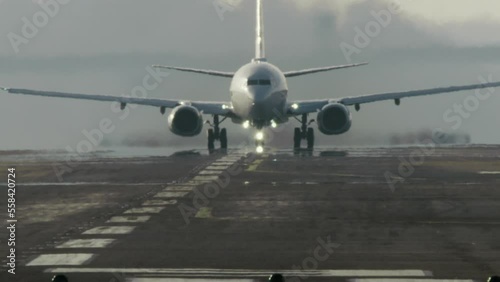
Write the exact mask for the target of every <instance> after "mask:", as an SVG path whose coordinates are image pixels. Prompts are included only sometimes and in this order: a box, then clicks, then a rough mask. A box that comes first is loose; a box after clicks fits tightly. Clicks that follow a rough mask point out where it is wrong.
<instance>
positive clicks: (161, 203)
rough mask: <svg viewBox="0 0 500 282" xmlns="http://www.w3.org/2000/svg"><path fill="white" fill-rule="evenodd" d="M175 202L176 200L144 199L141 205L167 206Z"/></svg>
mask: <svg viewBox="0 0 500 282" xmlns="http://www.w3.org/2000/svg"><path fill="white" fill-rule="evenodd" d="M175 204H177V200H149V201H145V202H144V203H143V204H142V205H143V206H168V205H175Z"/></svg>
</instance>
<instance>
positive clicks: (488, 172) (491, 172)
mask: <svg viewBox="0 0 500 282" xmlns="http://www.w3.org/2000/svg"><path fill="white" fill-rule="evenodd" d="M479 174H500V171H480V172H479Z"/></svg>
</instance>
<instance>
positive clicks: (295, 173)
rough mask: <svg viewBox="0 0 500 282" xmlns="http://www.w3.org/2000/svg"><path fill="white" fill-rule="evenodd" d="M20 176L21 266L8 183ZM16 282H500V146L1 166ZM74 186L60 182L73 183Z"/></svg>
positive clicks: (49, 158) (104, 158) (7, 157)
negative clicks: (493, 281) (65, 281)
mask: <svg viewBox="0 0 500 282" xmlns="http://www.w3.org/2000/svg"><path fill="white" fill-rule="evenodd" d="M9 167H15V168H16V183H17V187H16V195H15V198H16V216H15V220H17V222H15V226H16V230H15V240H16V250H15V251H16V252H15V254H16V262H15V263H16V265H15V272H16V274H15V275H12V274H9V273H8V272H7V270H8V269H9V268H8V267H6V265H7V263H8V262H9V259H7V255H9V247H8V246H7V243H8V241H7V238H9V236H10V235H9V232H8V231H9V230H8V229H7V227H8V226H9V224H11V222H7V220H12V219H9V218H8V217H7V198H8V196H7V188H6V186H7V168H9ZM0 169H1V170H0V171H3V175H1V176H0V177H1V179H2V180H1V181H0V182H1V183H2V186H3V187H5V189H2V191H4V192H3V193H2V195H1V197H0V199H1V200H2V201H1V205H2V208H1V209H0V210H1V211H2V212H1V214H0V216H1V218H2V222H1V224H2V228H1V238H0V250H1V253H2V265H3V268H2V273H1V274H0V281H50V280H51V278H52V277H53V276H54V275H55V274H58V273H64V274H65V275H67V277H68V278H69V281H71V282H73V281H74V282H79V281H81V282H83V281H98V282H99V281H103V282H111V281H114V282H118V281H128V282H155V281H156V282H162V281H175V282H182V281H196V282H200V281H221V280H222V281H226V282H233V281H238V282H246V281H266V279H267V277H268V276H269V275H270V274H272V273H275V272H279V273H283V274H284V275H285V276H286V278H287V281H292V282H298V281H353V282H376V281H486V278H487V277H488V276H490V275H493V274H495V273H497V274H498V273H500V146H467V147H439V148H433V147H432V148H431V147H409V148H408V147H406V148H405V147H395V148H342V149H337V150H329V149H318V150H316V151H315V152H313V153H310V152H299V153H296V154H294V153H293V152H292V151H289V150H282V151H273V152H268V153H265V154H263V155H255V154H251V153H247V152H245V151H243V150H230V151H229V152H227V153H225V154H224V153H216V154H212V155H209V154H207V153H206V152H203V151H200V153H197V152H196V151H193V152H179V153H177V154H174V155H172V156H157V157H145V156H144V157H117V156H113V155H109V154H106V153H103V154H100V153H96V154H93V155H92V156H89V157H86V158H84V159H81V160H79V161H72V158H71V157H69V156H68V155H66V154H64V153H61V152H58V153H55V152H33V151H17V152H14V151H3V152H0ZM58 175H59V177H58Z"/></svg>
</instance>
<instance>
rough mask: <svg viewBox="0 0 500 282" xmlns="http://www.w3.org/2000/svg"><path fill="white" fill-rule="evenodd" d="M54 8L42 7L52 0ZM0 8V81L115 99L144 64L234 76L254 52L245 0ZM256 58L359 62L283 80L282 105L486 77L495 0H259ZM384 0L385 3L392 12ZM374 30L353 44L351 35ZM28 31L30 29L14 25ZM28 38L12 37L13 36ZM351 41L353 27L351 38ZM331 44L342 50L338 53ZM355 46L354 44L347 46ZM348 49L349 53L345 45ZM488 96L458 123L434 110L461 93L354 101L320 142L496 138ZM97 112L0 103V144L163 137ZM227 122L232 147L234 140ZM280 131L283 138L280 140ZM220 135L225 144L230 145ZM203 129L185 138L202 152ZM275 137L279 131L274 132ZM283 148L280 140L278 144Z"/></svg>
mask: <svg viewBox="0 0 500 282" xmlns="http://www.w3.org/2000/svg"><path fill="white" fill-rule="evenodd" d="M53 1H55V0H53ZM60 2H61V3H63V2H64V3H66V4H58V5H57V9H56V10H53V9H52V10H51V11H55V12H54V13H51V15H48V16H47V13H48V12H46V10H44V8H43V7H42V6H41V5H45V6H49V7H50V8H54V5H51V4H50V3H54V2H51V1H48V0H37V1H18V0H3V1H2V0H0V85H2V86H12V87H23V88H36V89H45V90H59V91H70V92H81V93H89V94H90V93H92V94H109V95H121V94H122V93H130V91H131V89H132V88H134V87H135V86H137V85H140V84H141V83H142V79H143V78H144V76H145V75H147V71H146V69H145V68H146V67H147V66H148V65H151V64H156V63H160V64H173V65H180V66H188V67H199V68H211V69H219V70H223V71H235V70H237V69H238V68H239V67H240V66H241V65H243V64H245V63H247V62H249V60H250V59H251V58H252V57H253V54H254V42H253V41H254V26H255V15H254V14H255V11H254V10H255V8H254V5H255V3H254V1H251V0H240V1H238V0H233V1H229V0H220V1H212V0H168V1H165V0H149V1H133V0H108V1H103V0H85V1H82V0H65V1H62V0H60ZM264 2H265V3H264V6H265V17H266V18H265V22H266V44H267V55H268V59H269V61H270V62H271V63H274V64H276V65H277V66H278V67H280V68H281V69H282V70H290V69H300V68H309V67H314V66H322V65H333V64H345V63H348V62H361V61H369V62H370V65H369V66H366V67H360V68H356V69H349V70H339V71H335V72H330V73H325V74H318V75H313V76H305V77H300V78H292V79H290V80H289V87H290V97H291V99H307V98H325V97H342V96H351V95H364V94H369V93H378V92H385V91H400V90H410V89H420V88H432V87H439V86H449V85H461V84H469V83H478V82H479V81H480V80H479V77H480V76H482V77H488V76H491V77H492V79H493V80H494V81H500V35H499V34H498V30H500V13H498V11H500V2H499V1H497V0H474V1H472V0H464V1H454V0H407V1H405V0H401V1H388V0H378V1H375V0H370V1H363V0H356V1H352V0H339V1H334V0H307V1H306V0H295V1H290V0H287V1H285V0H272V1H271V0H268V1H264ZM394 5H396V6H394ZM389 7H398V10H397V13H390V12H387V13H389V14H390V20H389V21H388V22H384V25H385V27H381V28H380V29H379V30H375V31H376V32H374V34H373V36H369V37H368V38H369V40H368V43H367V44H365V45H366V46H359V45H356V43H355V42H356V40H355V39H356V38H357V37H359V30H362V31H365V30H366V28H367V27H370V25H371V27H374V25H373V24H375V25H377V24H378V26H379V27H380V26H381V25H380V24H379V23H378V22H377V18H376V16H375V15H386V11H390V10H389ZM30 25H34V26H35V31H34V30H33V29H32V28H31V29H30V28H29V27H27V26H30ZM27 30H28V31H30V33H26V31H27ZM363 33H365V32H363ZM342 46H344V48H345V46H353V47H356V46H357V47H356V48H357V49H356V50H357V51H356V52H355V53H351V54H350V56H349V57H347V56H346V53H345V50H344V52H343V51H342ZM361 47H362V48H361ZM351 50H352V49H351ZM229 82H230V81H229V80H228V79H224V78H212V77H204V76H199V75H192V74H185V73H175V72H172V73H171V74H170V76H169V77H168V78H166V79H165V81H164V82H163V83H162V84H161V85H160V86H159V87H158V88H157V89H156V90H154V91H151V92H150V93H149V95H150V96H151V97H161V98H182V99H198V100H199V99H203V100H208V101H211V100H227V99H228V97H229V93H228V88H229ZM499 94H500V89H499V90H497V92H496V93H495V94H494V95H493V96H492V97H490V98H489V99H487V100H485V101H480V103H479V106H478V108H477V110H474V111H471V112H470V113H468V114H470V116H469V115H468V117H467V118H463V119H462V124H461V125H460V127H459V128H458V129H455V128H452V125H454V123H450V122H446V121H445V120H444V118H443V115H444V114H445V113H446V112H447V111H448V110H449V109H453V106H454V105H455V104H462V103H464V101H465V100H466V99H467V98H468V96H470V95H474V92H463V93H457V94H447V95H446V94H445V95H442V96H436V97H423V98H414V99H406V100H403V101H402V105H401V106H400V107H396V106H394V104H393V103H392V102H380V103H375V104H369V105H364V106H363V108H362V110H361V112H359V113H358V112H354V113H353V127H352V129H351V131H350V132H349V133H348V134H346V135H345V136H341V137H335V136H334V137H327V138H325V139H322V141H321V142H322V143H323V144H350V143H352V144H369V143H370V142H375V143H377V142H382V141H381V140H384V138H386V139H387V136H391V135H392V134H395V133H399V132H411V131H415V130H421V129H434V128H443V129H444V130H446V131H450V132H455V131H456V132H465V133H469V134H471V136H472V138H473V141H475V142H479V143H500V114H499V109H500V97H499ZM118 116H119V115H117V114H116V113H113V112H112V111H111V110H110V105H109V104H107V103H99V102H86V101H73V100H65V99H55V98H37V97H29V96H7V95H5V94H1V95H0V130H1V132H2V138H1V139H0V149H25V148H61V149H63V148H65V147H66V146H68V145H69V146H72V147H74V146H75V144H77V143H78V141H79V140H82V138H84V137H83V135H82V133H81V132H82V130H84V129H86V130H90V129H93V128H96V127H98V124H99V121H100V120H102V119H103V118H109V119H111V120H112V121H113V123H114V125H116V130H115V131H114V132H113V133H111V134H108V135H106V137H105V138H106V142H107V143H112V144H114V143H117V144H121V143H123V142H124V140H140V139H151V140H165V142H168V144H181V143H186V140H185V139H181V138H176V137H174V136H173V134H172V133H170V132H169V131H168V129H167V125H166V117H165V116H161V115H160V113H159V111H158V109H156V108H150V107H137V108H134V109H131V112H130V115H129V116H128V117H127V118H125V119H124V120H121V119H119V118H118ZM230 128H231V132H230V136H231V137H232V138H233V140H234V139H238V137H235V136H240V135H241V134H243V133H244V132H243V131H242V130H241V129H240V128H233V127H230ZM285 135H286V134H285ZM231 137H230V138H231ZM204 138H205V137H204V134H202V135H200V136H199V137H197V138H194V139H192V140H189V141H188V142H191V143H190V144H193V145H194V146H198V147H203V146H204V145H205V143H206V142H205V141H204ZM286 138H288V139H289V136H288V135H286ZM285 145H289V144H285Z"/></svg>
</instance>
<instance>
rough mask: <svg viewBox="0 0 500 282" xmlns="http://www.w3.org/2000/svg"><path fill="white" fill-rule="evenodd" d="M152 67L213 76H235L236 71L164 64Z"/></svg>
mask: <svg viewBox="0 0 500 282" xmlns="http://www.w3.org/2000/svg"><path fill="white" fill-rule="evenodd" d="M152 67H153V68H158V69H169V70H178V71H184V72H193V73H199V74H206V75H211V76H220V77H233V76H234V72H223V71H216V70H204V69H193V68H184V67H173V66H162V65H153V66H152Z"/></svg>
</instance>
